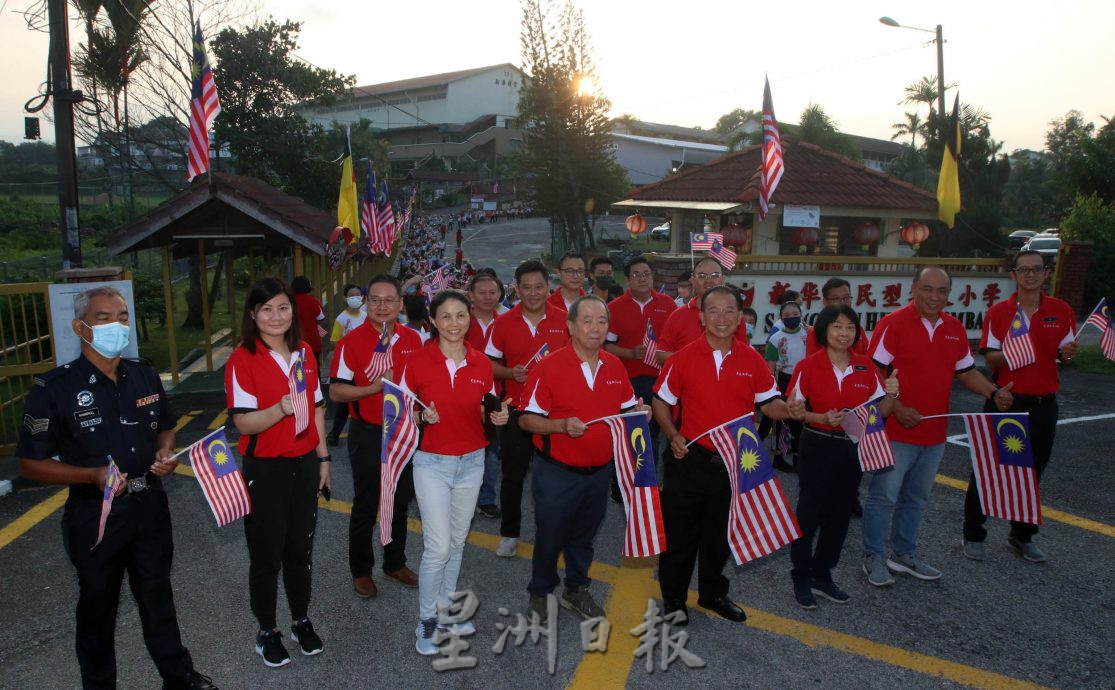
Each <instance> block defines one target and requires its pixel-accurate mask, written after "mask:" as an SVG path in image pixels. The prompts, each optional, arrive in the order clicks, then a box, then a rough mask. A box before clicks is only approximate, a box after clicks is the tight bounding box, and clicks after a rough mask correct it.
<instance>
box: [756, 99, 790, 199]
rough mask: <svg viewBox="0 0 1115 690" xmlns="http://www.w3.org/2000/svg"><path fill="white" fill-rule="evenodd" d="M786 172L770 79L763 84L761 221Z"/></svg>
mask: <svg viewBox="0 0 1115 690" xmlns="http://www.w3.org/2000/svg"><path fill="white" fill-rule="evenodd" d="M784 170H785V166H784V162H783V160H782V137H781V135H779V134H778V121H777V120H775V119H774V99H773V98H771V95H770V79H767V78H764V83H763V150H762V161H760V163H759V172H760V175H759V208H758V209H757V212H756V215H757V216H758V218H759V220H762V219H763V218H766V215H767V210H768V209H769V208H770V200H771V198H773V197H774V190H775V189H777V188H778V183H779V182H781V181H782V172H783V171H784Z"/></svg>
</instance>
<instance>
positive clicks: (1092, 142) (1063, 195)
mask: <svg viewBox="0 0 1115 690" xmlns="http://www.w3.org/2000/svg"><path fill="white" fill-rule="evenodd" d="M1102 119H1103V120H1104V125H1103V127H1101V128H1100V129H1099V130H1098V131H1097V130H1096V126H1095V124H1093V123H1091V122H1085V121H1084V116H1083V114H1081V113H1080V112H1079V111H1077V110H1070V111H1069V112H1068V113H1066V114H1065V116H1064V117H1063V118H1060V119H1057V120H1054V121H1053V122H1051V123H1049V124H1050V127H1049V132H1048V133H1046V136H1045V147H1046V149H1047V151H1048V161H1049V170H1050V175H1051V177H1052V185H1053V204H1054V205H1055V207H1056V209H1057V210H1058V211H1059V214H1058V215H1061V214H1063V213H1066V212H1067V210H1068V209H1069V208H1070V207H1071V206H1073V205H1075V203H1076V199H1077V196H1078V195H1081V194H1084V195H1089V194H1095V195H1097V196H1098V197H1099V198H1100V199H1101V200H1103V201H1107V202H1110V201H1115V127H1113V126H1112V123H1111V120H1110V119H1108V118H1106V117H1105V118H1102Z"/></svg>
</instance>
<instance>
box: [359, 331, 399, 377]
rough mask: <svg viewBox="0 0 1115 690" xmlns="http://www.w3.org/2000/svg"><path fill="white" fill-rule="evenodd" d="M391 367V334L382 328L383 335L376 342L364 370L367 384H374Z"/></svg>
mask: <svg viewBox="0 0 1115 690" xmlns="http://www.w3.org/2000/svg"><path fill="white" fill-rule="evenodd" d="M393 366H394V363H393V362H392V361H391V334H390V333H388V332H387V327H386V326H384V328H383V334H382V335H380V337H379V340H378V341H376V348H375V349H374V350H372V358H371V360H369V361H368V368H366V369H365V370H364V375H365V376H367V377H368V383H375V382H376V381H378V380H379V379H380V377H381V376H383V375H384V374H385V373H386V372H387V371H388V370H390V369H391V367H393Z"/></svg>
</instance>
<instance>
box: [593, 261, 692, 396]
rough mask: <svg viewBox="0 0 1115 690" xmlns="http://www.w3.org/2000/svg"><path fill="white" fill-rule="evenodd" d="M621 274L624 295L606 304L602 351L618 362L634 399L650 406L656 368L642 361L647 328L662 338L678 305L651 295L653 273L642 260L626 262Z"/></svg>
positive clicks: (665, 298) (661, 296) (667, 298)
mask: <svg viewBox="0 0 1115 690" xmlns="http://www.w3.org/2000/svg"><path fill="white" fill-rule="evenodd" d="M623 273H624V275H625V276H627V292H625V293H623V295H622V296H620V297H617V298H616V299H615V300H613V301H612V302H610V303H609V304H608V317H609V322H608V342H607V343H606V344H605V345H604V349H605V350H607V351H608V352H610V353H612V354H613V355H615V356H616V357H619V358H620V360H621V361H622V362H623V366H624V368H625V369H627V376H628V378H630V379H631V386H632V387H633V388H634V389H635V395H637V396H639V397H640V398H641V399H642V400H643V402H645V403H648V404H649V403H650V400H651V398H652V397H654V391H653V390H652V388H653V387H654V380H655V379H656V378H658V370H659V368H658V367H653V366H650V365H648V364H647V363H646V362H644V361H643V357H644V355H646V347H645V346H644V345H643V339H644V337H645V336H646V332H647V324H648V323H649V324H650V325H651V328H653V329H654V333H655V336H656V337H661V335H660V334H661V333H662V332H663V331H664V330H666V320H667V319H669V318H670V314H672V313H673V312H674V311H676V310H677V305H676V304H674V301H673V300H672V299H670V298H669V297H668V296H667V295H664V294H662V293H661V292H655V291H654V270H653V269H652V268H651V266H650V262H648V261H647V260H646V259H645V258H644V257H642V256H637V257H635V258H634V259H631V261H629V262H627V265H626V266H624V267H623Z"/></svg>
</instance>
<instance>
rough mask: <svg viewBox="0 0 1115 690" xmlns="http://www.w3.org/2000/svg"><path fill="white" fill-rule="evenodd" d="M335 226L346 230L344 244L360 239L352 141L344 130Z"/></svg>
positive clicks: (346, 130) (347, 131)
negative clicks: (343, 149) (343, 147)
mask: <svg viewBox="0 0 1115 690" xmlns="http://www.w3.org/2000/svg"><path fill="white" fill-rule="evenodd" d="M337 225H338V227H342V228H345V229H347V230H348V232H346V233H345V242H347V243H348V244H352V243H353V242H356V241H357V240H359V239H360V212H359V211H358V210H357V206H356V171H355V170H353V169H352V139H351V137H350V135H349V130H348V128H347V127H346V128H345V152H344V153H343V154H341V192H340V195H339V196H338V197H337Z"/></svg>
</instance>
